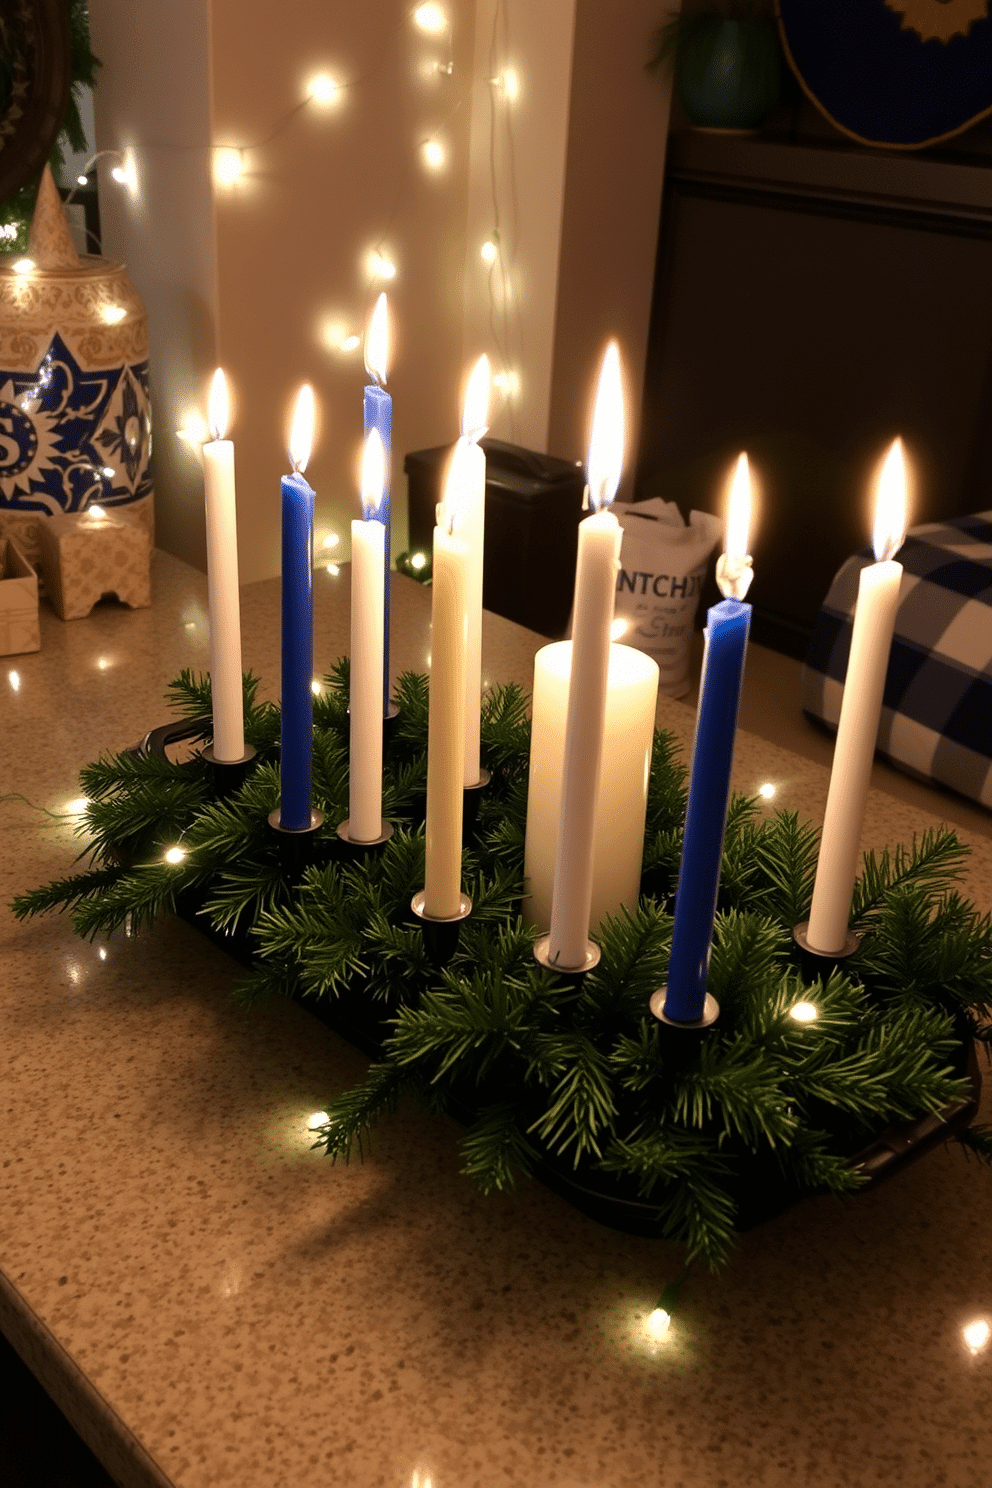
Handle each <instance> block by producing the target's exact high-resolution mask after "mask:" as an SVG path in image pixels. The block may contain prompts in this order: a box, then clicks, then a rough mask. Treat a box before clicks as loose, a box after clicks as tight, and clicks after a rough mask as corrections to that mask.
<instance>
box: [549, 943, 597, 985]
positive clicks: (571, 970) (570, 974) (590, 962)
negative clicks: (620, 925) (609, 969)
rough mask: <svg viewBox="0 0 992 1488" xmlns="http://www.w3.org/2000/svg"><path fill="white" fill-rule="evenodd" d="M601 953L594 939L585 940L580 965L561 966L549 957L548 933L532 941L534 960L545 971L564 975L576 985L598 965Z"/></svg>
mask: <svg viewBox="0 0 992 1488" xmlns="http://www.w3.org/2000/svg"><path fill="white" fill-rule="evenodd" d="M601 954H602V952H601V951H600V949H599V946H598V945H596V943H595V941H592V940H587V941H586V954H585V960H584V961H583V963H582V965H581V966H562V965H561V964H560V962H557V961H552V959H551V936H550V935H542V936H541V937H540V939H539V940H537V941H535V942H534V960H535V961H537V962H538V963H539V964H540V965H541V966H543V967H544V968H545V969H546V970H547V971H553V972H554V973H555V975H556V976H560V977H564V978H565V979H566V980H567V981H570V982H573V983H574V984H575V985H576V986H578V985H579V984H580V983H581V981H582V978H583V977H584V976H587V975H588V974H589V972H590V971H593V970H594V969H595V968H596V967H597V966H598V965H599V959H600V956H601Z"/></svg>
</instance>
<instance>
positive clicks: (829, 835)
mask: <svg viewBox="0 0 992 1488" xmlns="http://www.w3.org/2000/svg"><path fill="white" fill-rule="evenodd" d="M905 532H906V470H905V464H904V461H903V453H902V441H901V440H899V439H897V440H896V441H895V442H894V444H893V445H892V448H891V449H890V450H889V453H888V455H887V457H886V460H885V464H884V466H883V467H882V474H881V477H880V479H879V483H878V495H877V497H876V505H875V531H874V547H875V558H876V560H877V561H876V562H875V563H872V564H869V566H868V567H867V568H865V569H863V570H862V572H861V579H860V583H859V585H858V603H857V607H856V609H855V612H854V629H853V634H852V636H851V653H850V657H849V659H848V663H847V676H846V677H845V680H844V696H843V700H842V702H841V708H840V722H839V724H838V727H837V741H836V743H835V745H834V761H833V767H832V769H831V772H830V789H829V791H828V793H827V809H826V814H825V816H824V821H823V834H822V836H821V838H820V856H819V859H818V861H817V865H816V883H815V886H814V889H813V904H812V908H811V909H810V916H809V928H808V930H807V932H806V935H807V940H808V941H809V944H810V946H811V947H812V948H813V949H814V950H816V951H820V952H822V953H823V954H825V955H833V954H836V953H837V952H838V951H842V950H843V949H844V943H845V941H846V939H847V933H848V921H849V919H850V914H851V899H852V896H853V893H854V881H855V878H856V877H857V871H858V848H859V844H860V840H861V824H862V821H863V819H864V814H865V804H866V802H867V800H868V787H869V784H870V782H871V766H872V760H873V758H874V755H875V743H876V740H877V738H878V723H879V719H880V717H881V713H882V697H883V694H884V691H885V676H886V672H887V671H888V665H889V651H890V649H891V646H892V632H893V630H894V629H895V623H896V613H897V611H898V609H899V586H900V583H901V581H902V564H901V563H896V562H894V561H893V554H895V553H897V552H898V551H899V549H900V548H901V547H902V543H903V538H904V536H905Z"/></svg>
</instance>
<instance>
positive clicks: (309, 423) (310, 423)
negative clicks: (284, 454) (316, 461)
mask: <svg viewBox="0 0 992 1488" xmlns="http://www.w3.org/2000/svg"><path fill="white" fill-rule="evenodd" d="M316 417H317V414H316V408H315V405H314V401H313V388H312V387H311V386H310V384H309V383H308V382H305V383H304V384H303V386H302V387H301V388H300V391H299V393H298V394H297V396H296V408H295V410H294V412H293V427H292V429H291V430H290V435H289V463H290V464H291V465H292V467H293V469H294V470H295V471H298V472H299V473H300V474H301V475H302V473H303V471H304V470H306V468H307V465H308V464H309V463H310V455H311V452H312V450H313V428H314V423H315V421H316Z"/></svg>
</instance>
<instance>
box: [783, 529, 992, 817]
mask: <svg viewBox="0 0 992 1488" xmlns="http://www.w3.org/2000/svg"><path fill="white" fill-rule="evenodd" d="M898 557H899V562H900V563H901V564H902V565H903V569H904V573H903V580H902V587H901V589H900V594H899V613H898V615H897V617H896V629H895V636H894V638H893V642H892V654H891V657H890V659H889V670H888V675H887V677H886V681H885V697H884V701H883V705H882V721H881V724H880V726H879V731H878V753H879V754H880V755H882V756H883V757H884V758H885V759H887V760H890V761H891V762H892V764H894V765H898V766H899V768H900V769H901V770H905V771H907V773H908V774H910V775H916V776H918V777H919V778H921V779H923V780H937V781H939V782H940V783H941V784H942V785H948V786H950V787H951V789H952V790H956V791H960V792H961V794H962V795H964V796H970V797H972V799H973V800H976V801H981V802H982V804H983V805H985V806H989V807H992V511H987V512H977V513H975V515H973V516H970V517H955V518H954V520H953V521H950V522H933V523H930V524H929V525H927V526H925V527H914V528H912V529H911V531H910V532H909V534H908V535H907V538H906V542H905V544H904V545H903V547H902V549H901V550H900V552H899V555H898ZM873 561H874V559H873V556H872V553H871V551H870V549H865V550H864V551H863V552H861V553H857V554H856V555H855V556H854V557H853V558H849V559H848V560H847V562H846V563H845V564H844V566H843V568H841V569H840V571H839V573H838V574H837V576H836V578H835V579H834V581H833V583H832V584H831V586H830V593H829V594H828V595H827V597H826V600H825V601H824V604H823V608H822V610H821V611H820V615H819V618H818V620H817V624H816V629H815V631H814V633H813V639H812V641H811V642H810V647H809V652H808V654H807V657H806V665H805V667H804V668H803V708H804V710H805V711H806V713H808V714H809V716H810V717H811V718H816V719H819V720H820V722H822V723H825V724H827V725H829V726H830V727H831V728H836V727H837V720H838V718H839V717H840V702H841V696H842V694H843V690H844V676H845V673H846V671H847V658H848V653H849V651H850V649H851V626H852V616H853V614H854V605H855V601H856V600H857V595H858V575H859V574H860V573H861V570H862V569H863V568H864V567H865V566H866V565H867V564H869V563H871V562H873Z"/></svg>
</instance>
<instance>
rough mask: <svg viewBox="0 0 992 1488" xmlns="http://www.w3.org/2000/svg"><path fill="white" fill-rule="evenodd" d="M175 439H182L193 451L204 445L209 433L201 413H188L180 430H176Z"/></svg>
mask: <svg viewBox="0 0 992 1488" xmlns="http://www.w3.org/2000/svg"><path fill="white" fill-rule="evenodd" d="M176 437H177V439H184V440H185V441H186V443H187V444H189V445H191V446H192V447H193V448H194V449H199V447H200V446H201V445H203V444H205V443H206V441H207V440H208V439H209V437H210V431H209V429H208V428H207V426H206V424H205V423H204V420H203V415H202V414H201V413H195V412H194V413H190V414H189V415H188V416H187V418H186V422H185V423H184V424H183V426H182V428H181V429H177V430H176Z"/></svg>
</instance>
